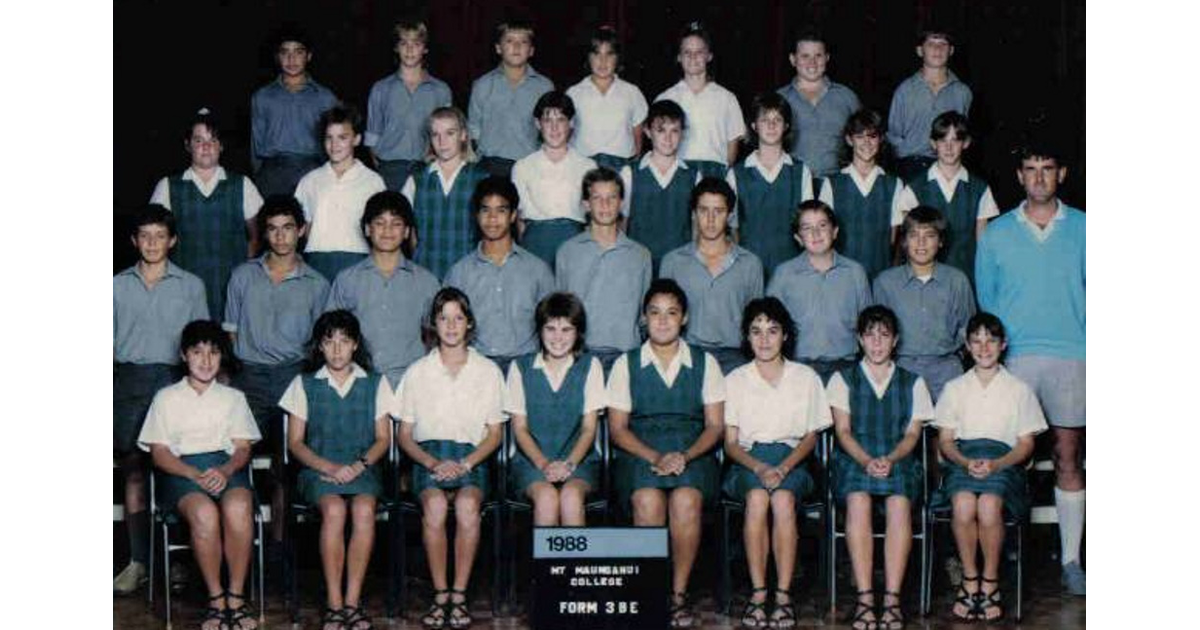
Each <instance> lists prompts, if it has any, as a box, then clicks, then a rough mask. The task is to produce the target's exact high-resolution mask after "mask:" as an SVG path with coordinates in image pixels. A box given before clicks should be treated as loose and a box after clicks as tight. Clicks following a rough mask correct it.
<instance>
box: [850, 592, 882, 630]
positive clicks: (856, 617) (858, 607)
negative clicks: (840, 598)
mask: <svg viewBox="0 0 1200 630" xmlns="http://www.w3.org/2000/svg"><path fill="white" fill-rule="evenodd" d="M864 595H870V596H871V602H870V603H866V602H863V600H862V598H863V596H864ZM867 613H871V616H872V617H875V591H859V592H858V595H856V599H855V602H854V612H853V613H851V615H850V619H849V622H850V627H851V628H853V630H876V629H877V628H879V619H878V618H876V619H864V617H866V615H867Z"/></svg>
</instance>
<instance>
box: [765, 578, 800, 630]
mask: <svg viewBox="0 0 1200 630" xmlns="http://www.w3.org/2000/svg"><path fill="white" fill-rule="evenodd" d="M780 595H782V596H784V597H786V598H787V601H786V602H781V601H779V596H780ZM771 627H772V628H783V629H785V630H786V629H789V628H795V627H796V605H795V603H793V601H792V594H791V593H790V592H788V591H785V590H783V589H779V588H777V589H775V607H774V608H773V609H772V610H771Z"/></svg>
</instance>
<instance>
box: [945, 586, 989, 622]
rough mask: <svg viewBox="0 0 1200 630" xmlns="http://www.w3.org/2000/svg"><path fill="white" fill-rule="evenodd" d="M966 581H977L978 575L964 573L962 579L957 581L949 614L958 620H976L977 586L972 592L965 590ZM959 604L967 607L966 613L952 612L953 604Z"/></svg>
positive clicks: (977, 611)
mask: <svg viewBox="0 0 1200 630" xmlns="http://www.w3.org/2000/svg"><path fill="white" fill-rule="evenodd" d="M967 582H975V583H976V584H978V583H979V576H967V575H964V576H963V578H962V581H961V582H959V583H958V591H956V592H955V593H954V603H953V604H951V606H950V615H951V616H953V617H954V618H955V619H957V620H959V621H976V620H977V619H979V601H978V595H979V590H978V589H979V588H982V586H980V587H978V588H977V589H976V591H975V592H974V593H971V592H969V591H967ZM957 605H961V606H963V607H964V608H966V609H967V612H966V614H964V615H960V614H958V613H957V612H954V606H957Z"/></svg>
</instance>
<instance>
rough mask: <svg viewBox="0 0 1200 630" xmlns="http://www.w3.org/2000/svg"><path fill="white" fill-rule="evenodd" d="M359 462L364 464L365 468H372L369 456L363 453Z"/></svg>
mask: <svg viewBox="0 0 1200 630" xmlns="http://www.w3.org/2000/svg"><path fill="white" fill-rule="evenodd" d="M358 462H359V463H360V464H362V465H363V468H364V469H365V468H370V467H371V464H370V463H368V462H367V456H366V455H363V456H361V457H359V458H358Z"/></svg>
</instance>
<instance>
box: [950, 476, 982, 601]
mask: <svg viewBox="0 0 1200 630" xmlns="http://www.w3.org/2000/svg"><path fill="white" fill-rule="evenodd" d="M950 500H951V503H952V505H953V510H954V514H953V517H952V520H951V524H950V527H951V529H952V530H954V544H955V546H956V547H957V548H958V557H959V560H961V561H962V565H963V581H962V586H961V588H962V589H963V590H964V591H966V592H967V594H968V595H974V594H975V593H977V592H979V581H978V579H977V578H978V577H979V566H978V564H976V562H975V554H976V547H977V545H978V544H979V525H978V523H977V522H976V503H977V500H976V497H975V494H974V493H971V492H956V493H955V494H954V496H953V497H951V499H950ZM967 578H973V579H967ZM970 611H971V608H969V607H967V606H965V605H964V604H961V603H955V604H954V614H955V615H956V616H958V617H965V616H967V615H969V614H970Z"/></svg>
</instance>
